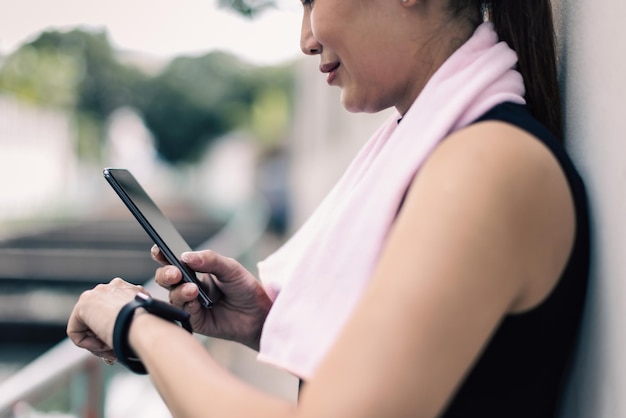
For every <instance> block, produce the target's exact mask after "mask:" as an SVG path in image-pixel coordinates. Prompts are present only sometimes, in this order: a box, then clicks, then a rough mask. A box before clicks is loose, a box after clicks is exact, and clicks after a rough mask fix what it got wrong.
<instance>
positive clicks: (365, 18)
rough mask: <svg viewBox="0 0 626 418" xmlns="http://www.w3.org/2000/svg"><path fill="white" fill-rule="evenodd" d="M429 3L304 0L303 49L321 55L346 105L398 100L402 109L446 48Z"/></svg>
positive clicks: (377, 106) (361, 108)
mask: <svg viewBox="0 0 626 418" xmlns="http://www.w3.org/2000/svg"><path fill="white" fill-rule="evenodd" d="M427 3H428V4H430V3H433V2H423V1H419V2H416V1H415V0H409V1H407V2H404V3H403V2H402V0H314V2H312V1H311V0H303V6H304V16H303V21H302V34H301V48H302V51H303V52H304V53H305V54H307V55H319V56H320V71H321V72H323V73H325V74H326V77H327V82H328V84H330V85H333V86H338V87H340V88H341V90H342V92H341V101H342V103H343V105H344V107H345V108H346V109H347V110H349V111H351V112H377V111H380V110H382V109H385V108H388V107H391V106H395V107H396V108H397V109H398V110H399V111H400V113H402V114H404V113H405V112H406V110H408V108H409V106H410V105H411V104H412V103H413V101H414V100H415V98H416V97H417V95H418V94H419V92H420V91H421V89H422V88H423V86H424V84H425V83H426V81H427V80H428V78H429V77H430V76H431V75H432V73H433V72H434V70H436V68H438V66H439V65H438V64H437V62H438V60H439V58H438V55H440V54H437V53H436V51H437V50H438V49H442V48H436V47H435V46H436V45H438V42H432V39H433V33H434V28H436V27H439V26H440V22H441V20H437V19H440V17H439V18H438V17H437V16H436V15H435V13H433V11H432V10H430V9H433V7H430V8H429V7H428V6H426V4H427ZM429 40H430V42H429ZM444 59H445V58H444ZM441 62H443V61H441ZM439 64H440V63H439Z"/></svg>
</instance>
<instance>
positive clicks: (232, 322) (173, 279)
mask: <svg viewBox="0 0 626 418" xmlns="http://www.w3.org/2000/svg"><path fill="white" fill-rule="evenodd" d="M151 253H152V258H153V259H154V260H156V261H158V262H159V263H162V264H164V266H163V267H160V268H159V269H157V272H156V276H155V280H156V282H157V284H158V285H160V286H161V287H164V288H166V289H168V290H169V298H170V303H171V304H173V305H175V306H178V307H181V308H183V309H184V310H185V311H187V312H189V313H190V314H191V325H192V327H193V330H194V332H197V333H200V334H204V335H208V336H211V337H217V338H223V339H227V340H233V341H237V342H240V343H242V344H245V345H247V346H248V347H250V348H253V349H255V350H258V348H259V340H260V337H261V329H262V328H263V323H264V322H265V318H266V317H267V314H268V312H269V310H270V308H271V306H272V301H271V299H270V298H269V296H268V295H267V293H266V292H265V289H264V288H263V286H261V284H260V283H259V282H258V281H257V279H256V278H255V277H254V276H253V275H252V274H251V273H250V272H249V271H248V270H246V269H245V268H244V267H243V266H242V265H241V264H239V263H238V262H237V261H236V260H234V259H232V258H228V257H224V256H221V255H219V254H217V253H215V252H213V251H210V250H203V251H194V252H189V253H185V254H183V255H182V257H181V259H182V261H183V262H185V263H186V264H187V265H188V266H189V267H190V268H191V269H193V270H195V271H196V272H199V273H201V274H200V276H201V280H203V281H205V280H214V281H215V283H216V284H217V286H218V287H219V289H220V290H221V291H222V293H223V294H224V296H223V297H222V298H221V299H220V300H219V301H217V302H216V303H215V304H214V305H213V307H212V308H210V309H206V308H204V307H203V306H202V305H201V304H200V302H199V301H198V299H197V296H198V287H197V286H196V285H195V284H193V283H187V282H182V274H181V272H180V270H179V269H178V268H177V267H175V266H172V265H169V264H167V261H166V260H165V257H164V256H163V254H162V253H161V252H160V250H159V249H158V247H157V246H154V247H153V248H152V252H151ZM202 273H203V274H202ZM211 276H213V278H211Z"/></svg>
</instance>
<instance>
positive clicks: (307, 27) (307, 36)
mask: <svg viewBox="0 0 626 418" xmlns="http://www.w3.org/2000/svg"><path fill="white" fill-rule="evenodd" d="M300 49H301V50H302V52H303V53H304V54H305V55H317V54H321V52H322V44H320V43H319V42H317V39H315V36H313V31H312V30H311V21H310V19H309V16H308V13H305V15H304V17H303V18H302V30H301V32H300Z"/></svg>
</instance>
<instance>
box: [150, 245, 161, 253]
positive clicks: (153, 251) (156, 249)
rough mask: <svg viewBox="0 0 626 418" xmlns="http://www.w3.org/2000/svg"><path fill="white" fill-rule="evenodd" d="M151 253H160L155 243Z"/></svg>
mask: <svg viewBox="0 0 626 418" xmlns="http://www.w3.org/2000/svg"><path fill="white" fill-rule="evenodd" d="M150 253H151V254H152V255H157V254H158V253H159V247H157V246H156V245H153V246H152V248H150Z"/></svg>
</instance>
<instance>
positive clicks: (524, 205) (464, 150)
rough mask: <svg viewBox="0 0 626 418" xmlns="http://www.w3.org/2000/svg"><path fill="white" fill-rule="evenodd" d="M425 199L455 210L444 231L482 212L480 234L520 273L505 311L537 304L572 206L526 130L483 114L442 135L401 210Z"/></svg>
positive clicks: (562, 248) (555, 265)
mask: <svg viewBox="0 0 626 418" xmlns="http://www.w3.org/2000/svg"><path fill="white" fill-rule="evenodd" d="M433 199H437V200H438V206H439V210H441V209H442V208H446V207H449V206H452V205H455V206H457V207H460V208H462V213H461V214H459V216H456V217H454V218H453V219H451V220H453V221H454V222H455V225H454V226H453V228H452V230H456V231H462V230H466V229H468V228H469V230H468V231H469V232H468V233H470V232H471V231H472V230H473V227H472V225H469V224H478V221H477V220H478V219H480V217H481V215H479V214H480V213H484V214H486V216H487V217H488V220H482V221H481V222H482V225H483V231H482V232H481V233H482V234H483V235H485V234H486V235H485V236H490V235H489V234H493V235H492V238H491V239H493V240H494V242H495V241H497V245H495V246H494V247H493V248H494V249H497V248H499V250H497V251H498V252H499V253H500V257H502V258H503V259H504V258H507V259H508V260H509V261H508V262H509V264H510V265H511V266H516V268H519V271H520V272H522V271H523V274H521V275H520V280H521V281H522V283H521V284H520V285H521V287H522V288H523V290H522V291H521V292H520V298H519V299H518V301H517V302H516V303H515V304H514V306H512V308H511V311H510V312H519V311H523V310H527V309H530V308H532V307H534V306H536V305H538V304H539V303H540V302H541V301H542V300H543V299H544V298H545V297H546V296H547V295H548V294H549V293H550V291H551V290H552V289H553V288H554V286H555V284H556V283H557V281H558V277H559V272H560V271H561V270H562V269H563V266H564V264H565V263H566V261H567V257H568V254H569V252H570V249H571V247H572V242H573V238H574V231H575V226H574V225H575V221H574V219H575V215H574V214H575V210H574V204H573V199H572V194H571V192H570V187H569V186H568V180H567V178H566V176H565V175H564V172H563V170H562V168H561V164H560V163H559V161H558V159H557V158H556V157H555V155H554V153H553V152H551V151H550V149H549V148H548V147H546V145H545V143H544V142H543V141H538V140H537V137H536V136H535V135H533V134H532V133H531V132H529V131H528V130H525V129H523V128H522V127H520V126H518V125H515V124H512V123H509V122H507V121H503V120H498V119H486V120H483V121H480V122H479V123H475V124H472V125H470V126H468V127H466V128H464V129H461V130H459V131H457V132H455V133H453V134H452V135H450V136H449V137H448V138H446V139H445V140H444V141H442V142H441V143H440V145H439V146H438V147H437V148H436V149H435V150H434V151H433V153H432V155H431V156H430V158H429V159H428V160H427V161H426V162H425V164H424V166H423V167H422V168H421V169H420V172H419V173H418V175H417V176H416V178H415V181H414V183H413V184H412V186H411V188H410V190H409V193H408V195H407V201H406V204H405V206H404V207H403V211H404V212H406V213H405V216H409V217H412V216H411V213H412V214H414V215H415V217H417V216H419V215H420V210H419V207H420V205H421V204H420V203H417V202H419V201H424V200H433ZM433 215H434V212H433ZM472 216H476V219H474V218H472ZM485 228H486V229H485ZM487 229H489V230H487ZM494 231H499V232H494ZM475 232H476V231H474V232H471V233H475ZM513 249H514V251H512V250H513ZM555 249H556V250H555ZM509 250H511V251H509Z"/></svg>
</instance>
